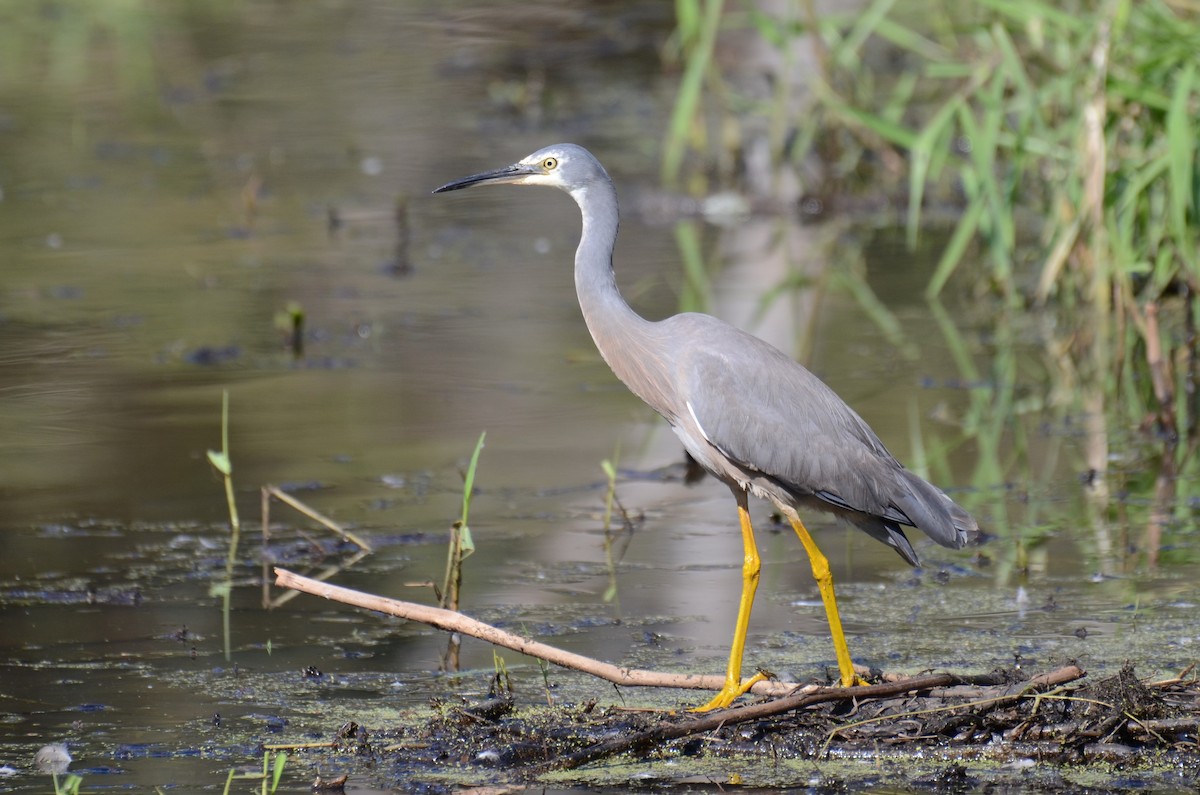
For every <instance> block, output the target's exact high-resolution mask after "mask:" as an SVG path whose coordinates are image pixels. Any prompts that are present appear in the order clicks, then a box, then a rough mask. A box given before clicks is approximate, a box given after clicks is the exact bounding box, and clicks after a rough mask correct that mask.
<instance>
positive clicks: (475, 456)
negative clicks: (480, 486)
mask: <svg viewBox="0 0 1200 795" xmlns="http://www.w3.org/2000/svg"><path fill="white" fill-rule="evenodd" d="M486 438H487V431H484V432H483V433H481V434H479V441H478V442H476V443H475V452H473V453H471V463H470V464H468V465H467V474H466V475H464V476H463V504H462V524H463V527H464V528H465V527H466V525H467V513H468V512H470V510H471V492H472V491H474V489H475V468H476V467H478V466H479V453H480V451H481V450H483V440H484V439H486ZM472 549H474V547H472Z"/></svg>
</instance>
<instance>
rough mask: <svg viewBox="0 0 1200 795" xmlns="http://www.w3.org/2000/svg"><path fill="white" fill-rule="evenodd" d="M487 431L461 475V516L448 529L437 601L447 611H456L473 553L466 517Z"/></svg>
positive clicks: (481, 437) (473, 548) (476, 445)
mask: <svg viewBox="0 0 1200 795" xmlns="http://www.w3.org/2000/svg"><path fill="white" fill-rule="evenodd" d="M485 438H487V431H484V432H483V433H481V434H479V441H478V442H476V443H475V452H474V453H472V454H471V463H470V464H468V465H467V472H466V474H465V475H463V501H462V516H461V517H459V520H458V521H457V522H455V523H454V524H453V525H452V526H451V528H450V549H449V551H448V552H447V555H446V576H445V578H443V580H442V593H441V597H440V599H439V602H440V603H441V606H442V607H443V608H445V609H447V610H457V609H458V596H459V588H461V587H462V564H463V561H464V560H466V559H467V558H468V557H470V556H471V553H472V552H474V551H475V542H474V541H473V540H472V539H471V528H470V527H469V526H468V525H467V515H468V514H469V513H470V511H471V492H472V491H474V489H475V468H476V467H477V466H478V465H479V453H480V451H481V450H483V440H484V439H485Z"/></svg>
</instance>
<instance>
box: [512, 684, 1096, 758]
mask: <svg viewBox="0 0 1200 795" xmlns="http://www.w3.org/2000/svg"><path fill="white" fill-rule="evenodd" d="M1083 675H1084V674H1083V671H1082V670H1081V669H1079V668H1078V667H1076V666H1074V665H1068V666H1065V667H1063V668H1059V669H1058V670H1055V671H1050V672H1049V673H1045V674H1042V675H1040V676H1037V677H1034V678H1033V679H1031V680H1029V681H1028V682H1023V683H1021V684H1020V686H1019V688H1020V689H1019V692H1016V693H1012V694H1009V695H1005V696H1001V697H1000V698H999V699H997V700H1009V699H1013V700H1015V699H1018V698H1022V697H1025V696H1035V695H1036V694H1037V693H1039V692H1040V691H1042V690H1045V689H1048V688H1052V687H1057V686H1058V685H1061V684H1064V683H1066V682H1070V681H1072V680H1074V679H1078V678H1080V677H1081V676H1083ZM961 682H962V679H961V678H960V677H957V676H955V675H954V674H930V675H927V676H915V677H912V678H910V679H907V680H905V681H903V682H886V683H884V684H880V685H866V686H863V687H823V688H819V689H816V690H810V691H808V692H800V693H793V694H792V695H788V696H783V697H782V698H777V699H774V700H772V701H765V702H763V703H760V704H750V705H748V706H745V707H733V708H731V709H724V710H717V711H715V712H711V713H707V714H704V715H699V716H696V717H691V716H689V717H688V718H686V719H683V720H680V721H663V722H662V723H660V724H659V725H657V726H655V727H654V728H652V729H649V730H647V731H644V732H639V733H637V734H632V735H626V736H624V737H618V738H617V739H615V740H609V741H607V742H602V743H596V744H595V745H592V746H589V747H587V748H584V749H583V750H582V751H577V752H575V753H573V754H566V755H563V756H560V757H557V758H556V759H553V760H551V761H549V762H546V763H544V764H542V765H539V766H537V767H535V768H534V769H533V771H531V772H534V773H542V772H546V771H549V770H570V769H573V768H576V767H580V766H581V765H585V764H587V763H588V762H594V761H596V760H597V759H601V758H603V757H606V756H612V755H614V754H620V753H625V752H628V751H637V750H640V749H645V748H651V747H653V746H655V745H657V744H660V743H662V742H664V741H666V740H675V739H678V738H680V737H687V736H688V735H692V734H700V733H703V732H708V731H712V730H714V729H718V728H720V727H722V726H731V725H734V724H737V723H745V722H746V721H755V720H763V719H764V718H769V717H772V716H776V715H782V714H784V713H786V712H792V711H795V710H799V709H803V708H805V707H810V706H812V705H814V704H820V703H822V702H825V701H840V700H846V701H863V700H865V699H868V698H886V697H889V696H898V695H902V694H904V693H911V692H918V691H925V690H932V689H934V688H938V687H949V686H951V685H954V684H959V683H961ZM957 706H959V707H969V706H970V703H965V704H960V705H957Z"/></svg>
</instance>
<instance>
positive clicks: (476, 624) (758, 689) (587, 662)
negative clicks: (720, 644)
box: [275, 568, 844, 696]
mask: <svg viewBox="0 0 1200 795" xmlns="http://www.w3.org/2000/svg"><path fill="white" fill-rule="evenodd" d="M275 584H276V585H277V586H279V587H281V588H292V589H294V590H297V591H303V592H305V593H309V594H312V595H314V596H321V597H324V598H326V599H331V600H333V601H335V602H341V603H343V604H348V605H353V606H355V607H361V608H364V609H366V610H374V611H376V612H379V613H387V614H388V615H392V616H399V617H400V618H405V619H408V620H409V621H419V622H420V623H422V624H428V625H429V626H431V627H436V628H437V629H442V630H445V631H447V632H459V633H462V634H463V635H469V636H470V637H473V638H478V639H480V640H483V641H487V642H488V643H491V644H494V645H496V646H502V647H503V648H506V649H512V650H513V651H517V652H520V653H521V654H527V655H529V656H530V657H536V658H538V659H542V660H546V661H547V662H551V663H554V664H555V665H559V666H562V667H563V668H571V669H573V670H576V671H583V672H584V673H587V674H591V675H592V676H596V677H599V678H600V679H604V680H606V681H608V682H612V683H613V684H615V685H622V686H626V687H677V688H685V689H692V690H720V689H721V686H722V685H724V684H725V677H723V676H720V675H716V674H714V675H709V676H699V675H696V674H671V673H663V672H660V671H643V670H639V669H635V668H623V667H621V666H618V665H612V664H611V663H606V662H601V661H600V660H594V659H592V658H591V657H584V656H583V655H581V654H574V653H572V652H569V651H563V650H562V649H559V648H556V647H554V646H550V645H547V644H545V643H539V642H538V641H535V640H530V639H529V638H522V637H520V636H519V635H513V634H512V633H509V632H505V631H504V630H502V629H498V628H496V627H493V626H492V625H491V624H485V623H483V622H482V621H477V620H475V619H473V618H470V617H469V616H465V615H463V614H462V613H457V612H454V611H452V610H443V609H441V608H438V607H429V606H427V605H419V604H415V603H413V602H402V601H400V600H398V599H388V598H386V597H383V596H375V595H373V594H368V593H363V592H362V591H355V590H353V589H351V588H343V587H341V586H338V585H329V584H327V583H323V582H318V581H317V580H313V579H310V578H308V577H302V576H301V575H299V574H296V573H295V572H291V571H288V570H287V569H280V568H276V569H275ZM797 688H801V686H800V685H796V684H790V683H787V682H769V681H768V682H759V683H758V684H756V685H755V686H754V687H753V689H752V691H751V692H753V693H754V694H755V695H760V696H781V695H784V694H788V693H795V692H797ZM824 689H825V688H821V687H818V686H816V685H807V686H804V687H802V688H801V692H806V693H811V692H817V691H819V690H824ZM836 689H837V690H843V689H844V688H836Z"/></svg>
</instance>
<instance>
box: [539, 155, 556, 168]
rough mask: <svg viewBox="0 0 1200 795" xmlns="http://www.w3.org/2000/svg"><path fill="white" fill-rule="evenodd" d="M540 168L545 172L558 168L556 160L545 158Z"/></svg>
mask: <svg viewBox="0 0 1200 795" xmlns="http://www.w3.org/2000/svg"><path fill="white" fill-rule="evenodd" d="M542 168H544V169H546V170H547V171H553V170H554V169H556V168H558V160H557V159H555V158H553V157H547V158H546V159H545V160H543V161H542Z"/></svg>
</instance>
